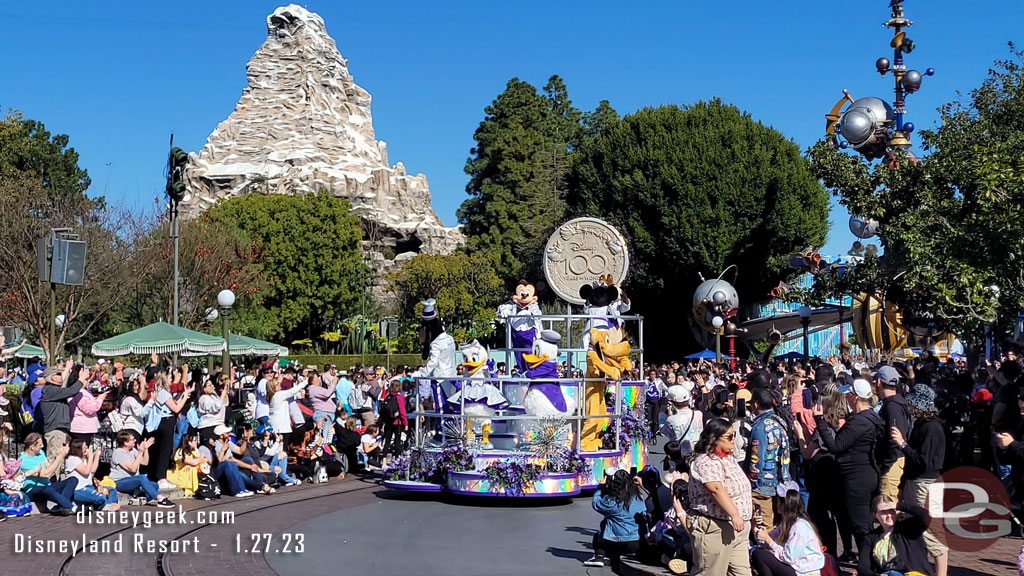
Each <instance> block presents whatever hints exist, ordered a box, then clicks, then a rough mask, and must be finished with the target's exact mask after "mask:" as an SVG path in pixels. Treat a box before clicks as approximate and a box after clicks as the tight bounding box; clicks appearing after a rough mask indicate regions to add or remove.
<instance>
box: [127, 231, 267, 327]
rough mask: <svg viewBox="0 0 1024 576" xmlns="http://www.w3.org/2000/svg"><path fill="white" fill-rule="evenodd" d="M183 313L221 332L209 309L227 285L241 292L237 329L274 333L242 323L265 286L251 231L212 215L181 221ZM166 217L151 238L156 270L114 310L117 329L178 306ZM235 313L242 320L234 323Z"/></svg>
mask: <svg viewBox="0 0 1024 576" xmlns="http://www.w3.org/2000/svg"><path fill="white" fill-rule="evenodd" d="M179 231H180V239H179V260H180V263H179V266H178V272H179V280H178V287H179V315H178V316H179V318H178V323H179V324H180V325H181V326H184V327H186V328H191V329H194V330H203V329H208V330H210V331H211V332H212V333H214V334H217V335H220V334H221V332H220V320H215V321H213V325H214V326H213V327H211V326H209V324H210V321H209V320H207V318H206V317H207V314H208V310H209V309H210V308H215V307H216V306H217V293H218V292H220V291H221V290H224V289H225V288H227V289H231V290H232V291H234V292H235V294H236V295H237V299H236V302H235V305H234V308H235V310H236V311H241V312H236V313H235V315H233V316H232V331H234V332H241V333H244V334H246V335H251V336H256V337H259V336H264V335H266V336H269V334H264V333H263V331H262V330H255V331H250V330H247V329H246V328H247V327H246V326H244V325H243V324H242V322H244V320H243V319H250V318H251V317H252V315H253V312H252V311H251V309H252V308H254V307H252V306H251V304H252V302H251V301H252V300H256V299H257V298H256V296H255V294H256V292H257V291H258V290H259V286H260V284H259V280H260V279H261V278H260V267H259V266H258V259H259V256H260V248H259V246H258V245H257V244H256V243H255V242H254V241H253V240H251V239H250V237H249V234H248V233H246V232H245V231H244V230H242V229H241V228H239V227H238V226H237V225H235V224H234V223H232V222H227V221H224V220H211V219H210V218H209V217H208V216H207V215H206V214H204V215H203V216H200V217H199V218H196V219H192V220H182V221H181V222H180V223H179ZM168 232H169V223H168V221H167V219H166V218H160V219H158V224H157V225H155V226H153V227H152V228H150V229H149V231H148V235H147V239H146V241H147V243H148V244H149V245H150V247H151V249H152V251H153V252H154V253H155V254H157V255H158V257H157V258H155V262H154V263H153V270H152V274H151V275H150V276H149V278H147V279H145V280H144V281H143V282H140V283H139V285H138V286H137V287H136V289H135V293H134V294H133V295H132V296H130V297H128V298H126V299H125V301H124V303H123V304H122V305H121V306H119V307H118V309H117V312H116V313H115V314H113V315H112V318H111V319H110V322H112V323H114V325H113V326H112V327H111V328H112V330H113V331H114V332H123V331H126V330H131V329H133V328H137V327H139V326H142V325H146V324H149V323H152V322H156V321H157V320H164V321H170V319H171V318H172V317H173V306H174V301H173V299H174V256H173V249H174V248H173V244H172V240H171V238H170V235H169V233H168ZM234 316H238V317H239V322H237V323H236V322H234Z"/></svg>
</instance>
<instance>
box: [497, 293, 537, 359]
mask: <svg viewBox="0 0 1024 576" xmlns="http://www.w3.org/2000/svg"><path fill="white" fill-rule="evenodd" d="M540 315H541V311H540V306H538V305H537V289H536V288H535V287H534V286H533V284H531V283H530V282H528V281H526V280H520V281H519V283H518V284H517V285H516V291H515V293H514V294H513V295H512V301H511V302H508V303H505V304H502V305H501V306H498V316H499V317H500V318H502V319H503V320H506V321H508V322H511V323H512V347H513V348H516V365H517V366H519V372H525V371H526V368H527V366H526V362H525V361H523V354H524V353H529V352H530V350H532V349H533V341H534V340H535V339H536V338H537V336H539V335H540V332H541V330H542V329H543V326H541V323H540V319H539V318H537V316H540Z"/></svg>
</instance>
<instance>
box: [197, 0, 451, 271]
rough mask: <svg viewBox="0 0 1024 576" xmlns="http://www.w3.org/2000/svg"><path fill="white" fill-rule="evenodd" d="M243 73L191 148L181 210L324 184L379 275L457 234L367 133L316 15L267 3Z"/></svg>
mask: <svg viewBox="0 0 1024 576" xmlns="http://www.w3.org/2000/svg"><path fill="white" fill-rule="evenodd" d="M246 73H247V75H248V79H249V85H248V86H247V87H246V88H245V90H244V91H243V92H242V97H241V99H240V100H239V101H238V104H237V105H236V106H235V110H234V111H233V112H232V113H231V115H230V116H228V118H227V119H226V120H224V121H223V122H221V123H220V125H218V126H217V128H216V129H215V130H214V131H213V133H212V134H210V137H209V138H208V139H207V141H206V145H205V146H203V149H202V150H200V151H199V153H198V154H196V153H192V154H190V155H189V166H188V169H187V170H186V176H185V177H186V182H187V186H188V193H187V195H186V198H185V200H184V201H183V202H182V203H181V211H182V214H183V215H185V216H197V215H199V214H200V213H202V212H203V211H204V210H206V209H207V208H209V207H210V206H212V205H213V204H215V203H216V202H217V201H218V200H220V199H222V198H228V197H233V196H241V195H244V194H251V193H264V194H295V195H302V194H308V193H311V192H315V191H316V190H318V189H321V188H323V189H326V190H328V191H330V192H331V193H332V194H334V195H336V196H341V197H344V198H347V199H348V200H349V202H351V203H352V211H353V213H355V214H356V215H358V216H359V217H360V218H361V219H362V221H363V225H364V229H366V230H367V239H368V240H367V242H366V244H367V245H366V248H367V250H369V251H370V253H371V256H372V260H371V261H372V266H373V268H374V269H375V270H376V271H377V272H378V273H383V272H386V271H387V270H388V269H390V268H392V267H393V266H394V265H395V264H396V263H400V262H402V261H404V260H406V259H409V258H411V257H412V256H413V255H415V254H417V253H424V252H425V253H431V254H438V253H442V254H443V253H448V252H451V251H453V250H454V249H455V248H456V247H457V246H458V245H459V244H460V243H461V242H462V240H463V236H462V233H461V232H460V231H459V229H458V228H447V227H445V226H444V225H442V223H441V221H440V220H439V219H438V217H437V214H436V213H435V212H434V210H433V208H431V206H430V190H429V188H428V186H427V178H426V176H424V175H423V174H416V175H415V176H413V175H410V174H408V173H406V171H405V166H403V165H402V163H401V162H398V163H396V164H395V165H394V166H389V165H388V155H387V144H386V143H384V142H383V141H379V140H377V139H376V138H375V137H374V133H373V117H372V115H371V114H370V94H369V93H368V92H367V91H366V90H364V89H363V88H361V87H359V86H358V85H357V84H356V83H355V81H354V80H353V78H352V76H351V74H349V71H348V61H347V60H345V59H344V58H343V57H342V56H341V53H340V52H339V51H338V48H337V46H336V45H335V43H334V40H333V39H332V38H331V37H330V36H329V35H328V34H327V28H326V26H325V25H324V21H323V19H322V18H321V17H320V16H319V15H317V14H315V13H312V12H309V11H307V10H306V9H305V8H302V7H301V6H297V5H295V4H292V5H289V6H285V7H281V8H278V9H277V10H275V11H274V13H273V14H271V15H270V16H268V17H267V39H266V41H265V42H264V43H263V45H262V46H260V48H259V50H257V51H256V54H255V55H254V56H253V57H252V60H250V61H249V64H248V66H247V67H246Z"/></svg>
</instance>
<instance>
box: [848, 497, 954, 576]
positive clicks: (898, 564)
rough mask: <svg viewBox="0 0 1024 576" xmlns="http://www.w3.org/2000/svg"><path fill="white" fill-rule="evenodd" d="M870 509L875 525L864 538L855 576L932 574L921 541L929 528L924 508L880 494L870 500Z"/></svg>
mask: <svg viewBox="0 0 1024 576" xmlns="http://www.w3.org/2000/svg"><path fill="white" fill-rule="evenodd" d="M871 510H872V512H873V513H874V517H875V521H876V522H878V527H877V528H875V529H874V530H872V531H871V532H870V533H869V534H868V535H867V536H866V537H865V538H864V550H863V551H862V552H861V553H860V561H859V563H858V565H857V576H876V575H877V574H891V573H893V572H898V573H900V574H909V573H911V572H920V573H921V574H926V575H927V576H933V575H934V574H935V569H934V568H933V567H932V565H931V563H930V562H928V546H927V545H926V544H925V540H924V534H925V530H926V529H927V528H928V515H927V512H925V510H924V508H922V507H920V506H918V505H916V504H912V503H909V502H900V503H899V504H897V503H895V502H893V501H892V499H891V498H889V497H888V496H886V495H884V494H880V495H878V496H875V499H874V500H873V501H872V502H871ZM901 513H902V514H901Z"/></svg>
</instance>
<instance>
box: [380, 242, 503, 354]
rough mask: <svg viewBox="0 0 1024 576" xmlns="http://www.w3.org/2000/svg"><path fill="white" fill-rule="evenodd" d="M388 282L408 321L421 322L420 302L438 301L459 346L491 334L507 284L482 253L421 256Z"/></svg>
mask: <svg viewBox="0 0 1024 576" xmlns="http://www.w3.org/2000/svg"><path fill="white" fill-rule="evenodd" d="M388 282H389V283H390V285H391V287H392V289H393V290H394V291H395V293H396V294H397V295H398V303H399V310H400V315H401V318H402V319H403V320H404V321H405V322H406V323H408V324H411V323H415V322H417V321H418V319H419V313H420V311H421V308H420V302H422V301H423V300H426V299H428V298H434V299H436V300H437V312H438V314H439V315H440V316H441V319H442V320H443V321H444V323H445V327H446V329H447V330H448V332H449V333H451V334H452V336H453V337H454V338H455V339H456V341H458V342H466V341H468V340H470V339H473V338H480V337H483V336H486V335H488V334H489V333H490V332H491V329H492V327H491V322H492V321H493V320H494V315H495V310H496V309H497V307H498V304H500V303H501V300H502V297H503V296H504V286H503V284H502V280H501V278H500V277H499V276H498V274H497V273H496V272H495V271H494V268H493V267H492V266H491V261H490V259H489V258H488V257H487V256H485V255H483V254H464V253H461V252H457V253H455V254H448V255H434V254H418V255H416V256H415V257H413V259H412V260H409V261H408V262H407V263H405V265H404V266H402V267H401V268H399V269H398V270H396V271H394V272H392V273H391V274H390V275H389V277H388Z"/></svg>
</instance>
